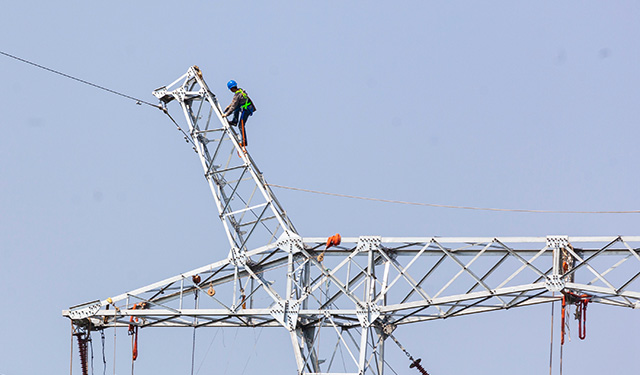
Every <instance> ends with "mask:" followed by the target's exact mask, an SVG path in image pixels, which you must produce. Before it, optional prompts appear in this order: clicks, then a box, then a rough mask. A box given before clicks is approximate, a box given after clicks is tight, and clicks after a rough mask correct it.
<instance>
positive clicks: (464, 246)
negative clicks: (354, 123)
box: [62, 66, 640, 375]
mask: <svg viewBox="0 0 640 375" xmlns="http://www.w3.org/2000/svg"><path fill="white" fill-rule="evenodd" d="M153 94H154V95H155V96H156V97H157V98H158V99H159V100H160V101H161V102H162V104H163V106H164V107H165V108H168V105H169V104H170V103H172V102H173V103H174V104H175V103H177V104H178V105H179V106H180V109H181V110H182V113H183V115H184V119H185V123H184V124H185V125H186V126H188V134H187V138H188V140H190V141H191V142H193V145H194V149H195V150H196V152H197V155H198V157H199V159H200V162H201V164H202V168H203V170H204V176H205V178H206V180H207V182H208V184H209V186H210V188H211V192H212V193H213V198H214V201H215V204H216V207H217V210H218V216H219V218H220V220H221V222H222V225H223V226H224V229H225V232H226V235H227V240H228V243H229V252H228V256H227V257H226V258H225V259H222V260H219V261H216V262H214V263H211V264H208V265H205V266H202V267H200V268H197V269H194V270H191V271H189V272H184V273H181V274H178V275H176V276H174V277H170V278H168V279H165V280H162V281H159V282H156V283H154V284H151V285H148V286H144V287H142V288H138V289H134V290H131V291H128V292H125V293H122V294H120V295H117V296H112V297H109V298H105V299H101V300H96V301H93V302H88V303H85V304H82V305H78V306H74V307H72V308H70V309H68V310H64V311H63V313H62V314H63V316H65V317H68V318H69V319H71V320H72V323H73V325H74V329H75V330H74V332H77V335H78V337H79V338H80V337H86V335H87V333H88V332H90V331H94V330H104V329H106V328H114V327H129V328H130V329H131V328H132V327H135V329H137V328H145V329H146V328H150V327H158V328H160V327H279V328H281V329H285V330H287V331H288V332H289V336H290V339H291V343H292V348H293V354H294V357H295V361H296V364H297V372H298V374H301V375H302V374H306V375H311V374H354V375H355V374H378V375H382V374H383V373H385V368H388V366H389V364H388V363H387V362H386V361H385V344H386V343H388V342H389V341H387V339H388V338H391V339H392V340H393V341H395V343H397V344H398V345H400V343H399V342H398V341H397V340H396V338H395V337H394V335H393V333H394V330H395V329H396V328H397V327H399V326H402V325H407V324H412V323H418V322H424V321H429V320H434V319H443V318H449V317H454V316H461V315H468V314H474V313H481V312H490V311H496V310H503V309H510V308H514V307H522V306H529V305H535V304H540V303H548V302H554V301H559V300H560V299H562V298H563V297H562V296H565V297H566V298H567V299H571V298H578V299H580V298H582V299H588V301H589V302H593V303H601V304H606V305H612V306H618V307H627V308H635V309H638V308H640V281H638V276H640V236H636V237H621V236H608V237H607V236H603V237H572V236H558V235H552V236H545V237H504V238H502V237H478V238H466V237H380V236H360V237H353V238H351V237H349V238H339V237H336V236H332V237H331V238H327V237H302V236H300V235H299V234H298V232H297V231H296V229H295V227H294V226H293V224H292V223H291V220H290V219H289V218H288V216H287V214H286V211H285V210H284V209H283V207H282V206H281V205H280V203H279V202H278V201H277V199H276V197H275V195H274V194H273V192H272V191H271V189H270V187H269V185H268V184H267V183H266V181H265V179H264V177H263V175H262V173H261V172H260V170H259V169H258V167H257V165H256V164H255V162H254V161H253V159H252V158H251V156H250V154H249V153H248V152H246V151H245V150H244V149H243V147H242V146H241V144H240V142H239V137H238V135H237V134H236V132H235V130H234V129H233V128H232V127H231V126H230V125H229V123H228V122H227V120H226V119H225V118H223V117H222V110H221V107H220V105H219V103H218V101H217V99H216V96H215V95H214V94H213V93H212V92H211V91H210V90H209V88H208V87H207V85H206V83H205V81H204V79H203V76H202V73H201V71H200V69H199V68H198V67H196V66H193V67H191V68H189V70H188V71H187V73H186V74H184V75H183V76H181V77H180V78H179V79H177V80H176V81H174V82H173V83H171V84H169V85H167V86H163V87H161V88H159V89H157V90H155V91H154V92H153ZM167 111H168V110H167ZM167 113H168V112H167ZM194 295H196V296H197V297H198V298H197V299H196V301H197V303H196V304H195V305H194V303H193V296H194ZM187 297H191V298H189V299H187ZM85 346H86V344H85ZM400 347H401V348H402V349H403V350H404V348H403V347H402V346H401V345H400ZM81 348H82V346H81ZM337 353H342V354H344V355H345V356H346V358H347V359H348V360H347V361H346V362H344V363H342V361H341V363H340V364H338V360H337V357H336V355H337ZM345 353H346V354H345ZM405 353H406V354H407V355H408V356H409V358H410V359H411V361H412V366H413V367H416V368H417V369H418V370H420V371H421V372H422V373H423V374H424V373H426V371H425V370H424V369H422V367H421V365H420V361H419V359H418V360H416V359H414V358H413V357H411V356H410V355H409V354H408V352H407V351H406V350H405ZM85 366H86V365H85Z"/></svg>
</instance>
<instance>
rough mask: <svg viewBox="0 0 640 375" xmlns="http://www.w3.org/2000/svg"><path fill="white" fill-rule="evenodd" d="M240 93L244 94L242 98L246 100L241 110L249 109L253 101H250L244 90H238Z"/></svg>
mask: <svg viewBox="0 0 640 375" xmlns="http://www.w3.org/2000/svg"><path fill="white" fill-rule="evenodd" d="M238 91H240V94H242V97H243V98H244V99H245V102H244V104H243V105H241V106H240V108H242V109H248V108H249V106H250V105H251V101H250V100H249V97H248V96H247V94H246V93H245V92H244V90H242V89H238Z"/></svg>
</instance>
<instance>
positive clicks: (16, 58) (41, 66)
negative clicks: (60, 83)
mask: <svg viewBox="0 0 640 375" xmlns="http://www.w3.org/2000/svg"><path fill="white" fill-rule="evenodd" d="M0 54H3V55H5V56H7V57H10V58H12V59H15V60H18V61H21V62H23V63H26V64H29V65H33V66H35V67H37V68H40V69H44V70H46V71H48V72H51V73H55V74H58V75H61V76H63V77H66V78H69V79H72V80H74V81H78V82H81V83H84V84H85V85H89V86H93V87H95V88H98V89H100V90H104V91H107V92H110V93H112V94H116V95H120V96H122V97H125V98H127V99H131V100H135V101H136V103H138V104H146V105H150V106H152V107H156V108H160V109H162V107H161V106H159V105H157V104H153V103H149V102H148V101H146V100H142V99H138V98H136V97H133V96H130V95H127V94H123V93H121V92H118V91H115V90H112V89H110V88H107V87H104V86H100V85H96V84H95V83H92V82H89V81H85V80H84V79H80V78H78V77H74V76H72V75H69V74H66V73H62V72H60V71H58V70H55V69H51V68H47V67H46V66H44V65H40V64H36V63H34V62H33V61H29V60H27V59H23V58H21V57H18V56H14V55H11V54H9V53H6V52H3V51H0Z"/></svg>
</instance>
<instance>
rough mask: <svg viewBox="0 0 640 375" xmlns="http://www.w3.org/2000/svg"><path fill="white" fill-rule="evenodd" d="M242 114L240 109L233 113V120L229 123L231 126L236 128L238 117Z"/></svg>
mask: <svg viewBox="0 0 640 375" xmlns="http://www.w3.org/2000/svg"><path fill="white" fill-rule="evenodd" d="M239 114H240V107H238V108H236V109H235V110H234V111H233V118H232V119H231V121H229V125H232V126H235V125H237V124H238V115H239Z"/></svg>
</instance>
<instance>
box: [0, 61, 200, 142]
mask: <svg viewBox="0 0 640 375" xmlns="http://www.w3.org/2000/svg"><path fill="white" fill-rule="evenodd" d="M0 54H2V55H5V56H7V57H10V58H12V59H15V60H18V61H20V62H23V63H26V64H29V65H33V66H35V67H37V68H40V69H43V70H46V71H48V72H51V73H55V74H58V75H61V76H63V77H65V78H69V79H72V80H74V81H78V82H80V83H84V84H85V85H89V86H91V87H95V88H97V89H100V90H104V91H106V92H109V93H112V94H115V95H119V96H122V97H123V98H127V99H131V100H135V102H136V104H139V105H142V104H146V105H148V106H151V107H154V108H158V109H160V110H161V111H162V112H164V113H165V114H166V115H167V116H169V118H170V119H171V121H172V122H173V123H174V124H175V126H176V127H177V128H178V131H180V132H181V133H182V134H183V135H184V138H185V139H186V140H187V141H188V142H191V144H192V145H193V146H194V150H195V151H196V152H198V151H197V150H196V149H195V143H194V142H193V139H191V136H190V135H189V134H187V133H186V132H185V131H184V130H183V129H182V128H181V127H180V125H178V123H177V122H176V121H175V120H174V119H173V117H171V115H170V114H169V111H167V109H166V108H164V107H163V106H161V105H158V104H153V103H150V102H148V101H146V100H142V99H139V98H136V97H135V96H131V95H127V94H123V93H121V92H119V91H116V90H112V89H110V88H108V87H104V86H100V85H97V84H95V83H93V82H89V81H86V80H84V79H80V78H78V77H74V76H72V75H70V74H66V73H63V72H61V71H58V70H55V69H51V68H48V67H46V66H44V65H40V64H37V63H34V62H33V61H29V60H27V59H23V58H21V57H18V56H14V55H12V54H10V53H6V52H3V51H0Z"/></svg>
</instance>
